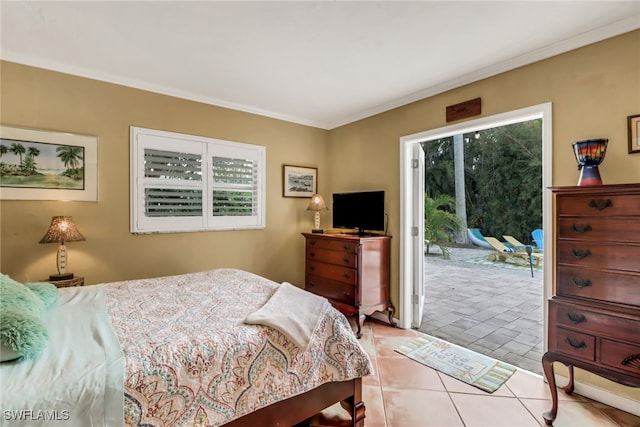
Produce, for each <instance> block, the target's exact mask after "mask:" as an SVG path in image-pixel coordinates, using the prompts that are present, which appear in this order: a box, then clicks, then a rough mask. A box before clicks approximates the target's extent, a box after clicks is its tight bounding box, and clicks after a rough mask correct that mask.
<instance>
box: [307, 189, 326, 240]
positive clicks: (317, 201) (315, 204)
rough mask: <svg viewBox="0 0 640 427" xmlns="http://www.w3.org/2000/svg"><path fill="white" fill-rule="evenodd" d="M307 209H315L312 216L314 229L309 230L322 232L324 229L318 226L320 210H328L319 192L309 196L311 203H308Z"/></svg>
mask: <svg viewBox="0 0 640 427" xmlns="http://www.w3.org/2000/svg"><path fill="white" fill-rule="evenodd" d="M307 210H308V211H315V217H314V227H315V228H314V229H313V230H311V232H312V233H323V232H324V231H323V230H322V229H321V228H320V211H326V210H328V208H327V205H326V203H325V202H324V198H323V197H322V196H321V195H319V194H314V195H313V196H311V203H309V207H308V208H307Z"/></svg>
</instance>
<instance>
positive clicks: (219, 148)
mask: <svg viewBox="0 0 640 427" xmlns="http://www.w3.org/2000/svg"><path fill="white" fill-rule="evenodd" d="M209 149H210V150H211V151H210V153H213V155H212V156H211V176H212V185H211V210H210V211H209V212H210V214H211V217H212V218H211V219H210V222H211V224H212V226H213V227H214V228H217V227H227V228H236V227H240V226H244V227H260V226H263V223H264V218H263V216H262V215H261V207H262V206H263V204H264V194H263V193H264V178H263V177H264V171H263V170H262V169H263V167H262V166H261V165H262V164H263V163H264V147H257V146H251V145H248V144H238V143H236V144H235V145H233V146H224V145H222V144H212V145H211V146H210V147H209Z"/></svg>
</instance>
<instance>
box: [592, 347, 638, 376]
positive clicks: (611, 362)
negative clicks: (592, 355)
mask: <svg viewBox="0 0 640 427" xmlns="http://www.w3.org/2000/svg"><path fill="white" fill-rule="evenodd" d="M600 354H601V355H600V362H601V363H602V364H604V365H608V366H611V367H612V368H615V369H617V370H622V371H627V372H629V373H630V374H634V375H635V376H637V377H640V345H633V344H625V343H621V342H617V341H611V340H602V342H601V349H600Z"/></svg>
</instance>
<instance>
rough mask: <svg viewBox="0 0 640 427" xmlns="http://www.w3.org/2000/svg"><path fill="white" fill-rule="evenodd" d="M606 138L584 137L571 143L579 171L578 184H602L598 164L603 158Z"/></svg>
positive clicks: (605, 149)
mask: <svg viewBox="0 0 640 427" xmlns="http://www.w3.org/2000/svg"><path fill="white" fill-rule="evenodd" d="M608 142H609V140H608V139H602V138H599V139H585V140H583V141H577V142H574V143H573V144H571V146H572V147H573V152H574V154H575V155H576V160H577V161H578V170H579V171H580V179H579V180H578V185H579V186H583V187H584V186H588V185H602V178H600V172H599V171H598V165H599V164H600V163H602V161H603V160H604V154H605V152H606V151H607V143H608Z"/></svg>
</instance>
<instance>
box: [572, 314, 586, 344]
mask: <svg viewBox="0 0 640 427" xmlns="http://www.w3.org/2000/svg"><path fill="white" fill-rule="evenodd" d="M567 319H569V320H571V321H572V322H573V323H574V324H576V325H577V324H578V323H584V322H586V321H587V318H586V317H585V316H584V314H579V313H572V312H569V313H567ZM567 339H568V338H567Z"/></svg>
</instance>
